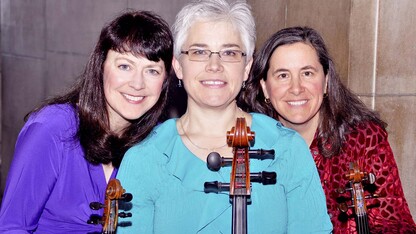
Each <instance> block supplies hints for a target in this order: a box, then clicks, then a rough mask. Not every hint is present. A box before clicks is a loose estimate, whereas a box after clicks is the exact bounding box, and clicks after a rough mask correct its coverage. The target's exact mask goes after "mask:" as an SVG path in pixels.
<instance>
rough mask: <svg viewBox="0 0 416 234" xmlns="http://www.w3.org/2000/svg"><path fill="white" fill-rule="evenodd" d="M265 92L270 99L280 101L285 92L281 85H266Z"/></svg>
mask: <svg viewBox="0 0 416 234" xmlns="http://www.w3.org/2000/svg"><path fill="white" fill-rule="evenodd" d="M266 89H267V92H268V94H269V96H270V98H272V99H280V98H281V97H282V96H283V95H284V93H285V92H286V88H285V87H284V86H282V85H277V84H273V83H267V85H266Z"/></svg>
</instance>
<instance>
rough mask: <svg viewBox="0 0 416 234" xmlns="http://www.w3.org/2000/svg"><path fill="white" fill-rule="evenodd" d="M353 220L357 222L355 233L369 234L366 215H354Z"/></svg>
mask: <svg viewBox="0 0 416 234" xmlns="http://www.w3.org/2000/svg"><path fill="white" fill-rule="evenodd" d="M355 221H356V223H357V233H358V234H370V228H369V226H368V215H367V213H366V214H364V215H360V216H356V217H355Z"/></svg>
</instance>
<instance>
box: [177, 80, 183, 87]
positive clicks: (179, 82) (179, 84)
mask: <svg viewBox="0 0 416 234" xmlns="http://www.w3.org/2000/svg"><path fill="white" fill-rule="evenodd" d="M177 86H178V88H182V80H179V79H178V85H177Z"/></svg>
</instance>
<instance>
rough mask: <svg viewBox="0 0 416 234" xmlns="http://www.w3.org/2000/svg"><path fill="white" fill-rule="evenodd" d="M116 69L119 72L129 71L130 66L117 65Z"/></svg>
mask: <svg viewBox="0 0 416 234" xmlns="http://www.w3.org/2000/svg"><path fill="white" fill-rule="evenodd" d="M118 68H120V70H124V71H128V70H130V66H129V65H127V64H121V65H118Z"/></svg>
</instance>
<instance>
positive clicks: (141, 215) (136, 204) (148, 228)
mask: <svg viewBox="0 0 416 234" xmlns="http://www.w3.org/2000/svg"><path fill="white" fill-rule="evenodd" d="M139 152H140V154H139ZM150 154H151V152H150V151H148V150H146V149H143V148H140V147H139V146H134V147H132V148H130V149H129V150H128V151H127V152H126V154H125V155H124V158H123V160H122V162H121V165H120V168H119V171H118V174H117V178H118V179H119V180H120V183H121V184H122V186H123V188H124V189H125V190H126V192H128V193H131V194H132V196H133V199H132V200H131V202H129V203H126V204H125V207H128V208H127V209H126V210H125V212H130V213H131V214H132V217H129V218H124V219H122V220H120V221H122V222H123V223H125V224H126V225H119V227H118V228H117V233H121V234H122V233H144V234H146V233H149V234H150V233H153V222H154V220H153V216H154V206H155V203H154V200H155V199H154V198H153V196H154V194H155V191H156V189H155V186H154V185H155V184H156V181H157V177H155V176H153V175H157V174H156V173H157V172H156V168H155V166H154V165H155V164H154V163H153V161H151V160H147V159H149V158H151V156H150ZM119 223H120V222H119Z"/></svg>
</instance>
